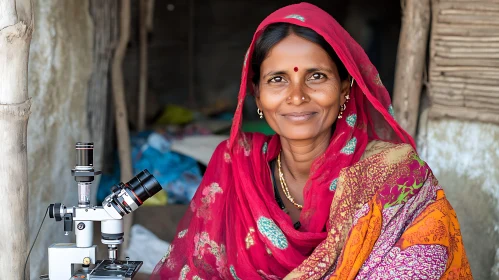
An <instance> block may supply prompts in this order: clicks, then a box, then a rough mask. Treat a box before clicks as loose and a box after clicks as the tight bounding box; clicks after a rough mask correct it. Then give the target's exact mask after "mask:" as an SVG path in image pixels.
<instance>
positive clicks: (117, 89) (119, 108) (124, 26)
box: [111, 0, 133, 259]
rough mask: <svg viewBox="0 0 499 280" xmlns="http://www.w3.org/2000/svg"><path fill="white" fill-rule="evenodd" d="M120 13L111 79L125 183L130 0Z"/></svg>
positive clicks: (128, 173) (128, 169)
mask: <svg viewBox="0 0 499 280" xmlns="http://www.w3.org/2000/svg"><path fill="white" fill-rule="evenodd" d="M120 3H121V11H120V31H119V32H120V38H119V41H118V46H117V48H116V52H115V53H114V57H113V64H112V68H111V79H112V86H113V100H114V109H115V115H116V135H117V138H118V153H119V158H120V172H121V181H122V182H126V181H128V180H130V179H131V178H132V176H133V172H132V159H131V152H130V135H129V131H128V116H127V110H126V104H125V87H124V83H123V69H122V66H123V59H124V57H125V52H126V48H127V44H128V40H129V39H130V0H122V1H121V2H120ZM132 214H133V213H130V214H128V215H125V217H124V233H125V236H124V239H125V241H124V243H123V245H122V248H123V249H125V248H127V247H128V242H129V241H128V236H130V228H131V227H132V220H133V218H132ZM123 249H122V250H121V251H120V258H121V259H123V258H124V252H125V250H123Z"/></svg>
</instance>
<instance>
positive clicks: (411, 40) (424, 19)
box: [393, 0, 431, 137]
mask: <svg viewBox="0 0 499 280" xmlns="http://www.w3.org/2000/svg"><path fill="white" fill-rule="evenodd" d="M403 2H405V5H403V16H402V29H401V31H400V39H399V46H398V53H397V65H396V68H395V84H394V91H393V106H394V109H395V118H396V119H397V121H398V122H399V123H400V125H401V126H402V127H403V128H404V129H405V130H406V131H407V132H408V133H409V134H411V135H412V136H413V137H415V134H416V128H417V121H418V112H419V98H420V95H421V88H422V86H423V72H424V66H425V61H426V48H427V45H428V33H429V28H430V19H431V13H430V0H405V1H403Z"/></svg>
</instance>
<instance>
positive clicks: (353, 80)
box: [350, 77, 355, 88]
mask: <svg viewBox="0 0 499 280" xmlns="http://www.w3.org/2000/svg"><path fill="white" fill-rule="evenodd" d="M353 82H355V79H354V78H353V77H352V80H351V81H350V88H352V87H353Z"/></svg>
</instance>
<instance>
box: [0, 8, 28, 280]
mask: <svg viewBox="0 0 499 280" xmlns="http://www.w3.org/2000/svg"><path fill="white" fill-rule="evenodd" d="M33 24H34V22H33V16H32V11H31V1H30V0H17V1H16V0H0V132H1V133H0V143H1V145H0V159H1V160H0V178H1V179H0V193H1V194H2V203H0V250H1V253H0V271H1V276H0V278H1V279H23V277H24V276H23V273H24V263H25V261H26V257H27V255H28V243H29V221H28V213H29V212H28V200H29V199H28V170H27V167H28V160H27V151H26V146H27V139H26V136H27V126H28V118H29V114H30V104H31V103H30V100H29V98H28V58H29V46H30V43H31V35H32V33H33ZM27 270H28V271H27V274H26V275H29V269H27Z"/></svg>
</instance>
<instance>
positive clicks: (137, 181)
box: [104, 169, 162, 216]
mask: <svg viewBox="0 0 499 280" xmlns="http://www.w3.org/2000/svg"><path fill="white" fill-rule="evenodd" d="M161 189H162V187H161V185H160V184H159V182H158V181H157V180H156V178H154V176H152V175H151V173H149V171H148V170H147V169H145V170H143V171H142V172H140V173H139V174H137V175H136V176H135V177H133V178H132V179H131V180H130V181H128V182H127V183H119V184H116V185H114V186H113V187H112V188H111V190H112V191H113V194H111V195H109V196H108V197H107V198H106V200H105V201H104V204H108V206H111V205H112V206H113V207H114V208H115V209H116V211H117V212H118V213H120V215H121V216H124V215H125V214H129V213H131V212H132V211H135V210H136V209H137V208H138V207H139V206H140V205H142V204H143V203H144V202H145V201H146V200H147V199H149V198H150V197H152V196H153V195H155V194H156V193H158V192H159V191H160V190H161ZM109 204H110V205H109Z"/></svg>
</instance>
